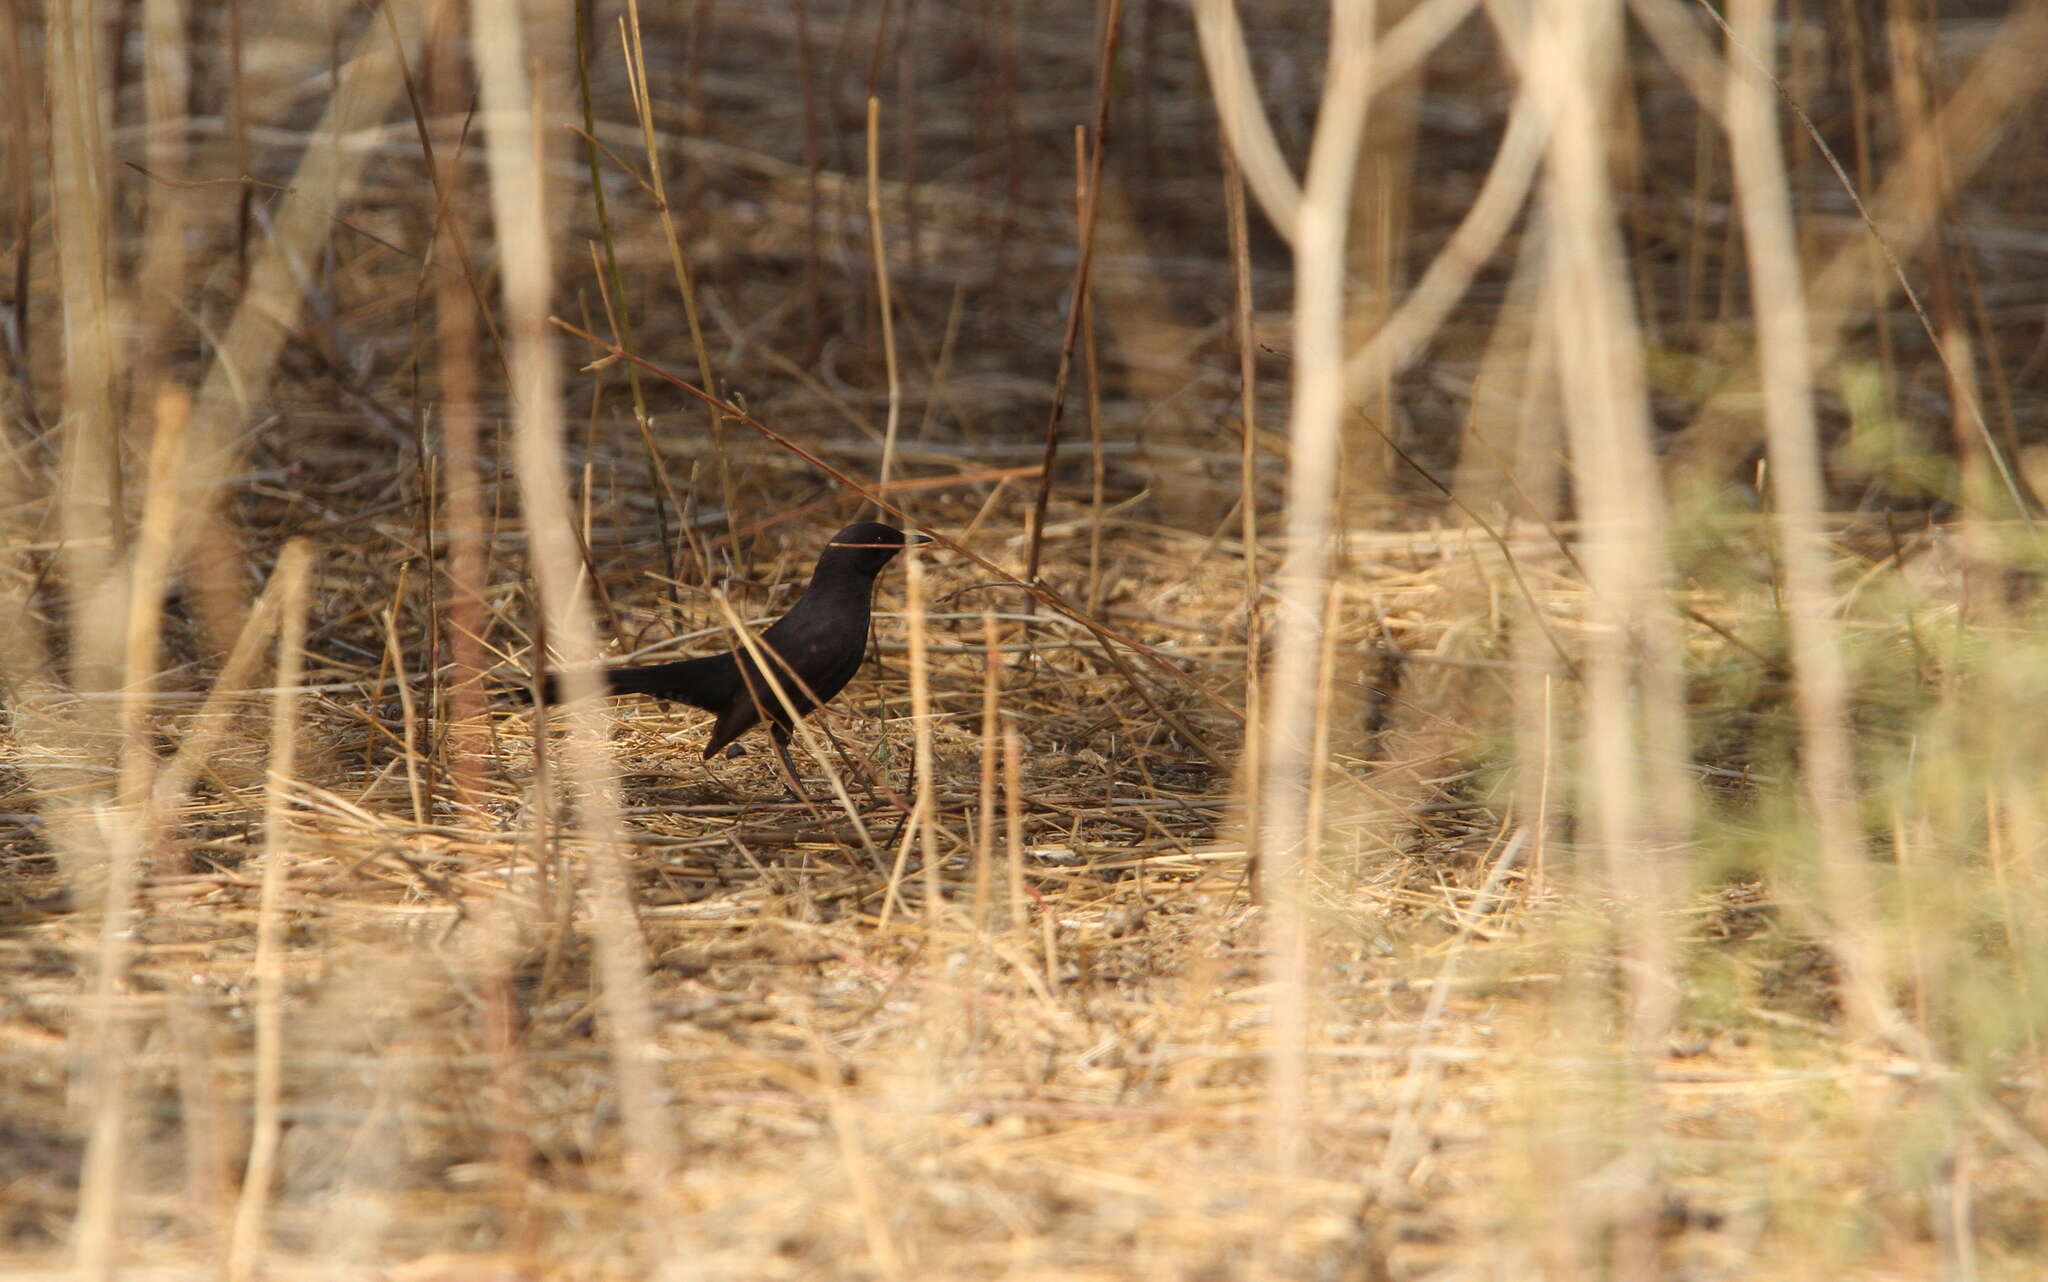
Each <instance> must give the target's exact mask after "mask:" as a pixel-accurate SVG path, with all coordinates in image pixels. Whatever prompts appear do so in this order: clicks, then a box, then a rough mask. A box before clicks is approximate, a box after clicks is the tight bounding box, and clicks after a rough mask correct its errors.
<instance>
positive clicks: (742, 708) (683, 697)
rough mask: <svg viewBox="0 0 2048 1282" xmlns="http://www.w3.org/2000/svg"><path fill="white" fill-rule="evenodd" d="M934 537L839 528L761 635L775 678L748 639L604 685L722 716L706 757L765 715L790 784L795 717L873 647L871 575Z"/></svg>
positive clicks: (641, 668)
mask: <svg viewBox="0 0 2048 1282" xmlns="http://www.w3.org/2000/svg"><path fill="white" fill-rule="evenodd" d="M929 542H931V540H930V539H928V538H926V537H925V536H924V535H922V534H905V533H904V532H903V531H901V530H899V529H896V528H895V527H893V526H888V525H882V524H880V523H879V522H875V521H862V522H860V523H859V524H857V525H849V526H847V527H846V528H845V529H843V530H841V531H839V533H837V534H835V535H833V536H832V541H831V542H829V543H827V544H826V545H825V551H824V552H823V553H822V554H820V556H819V557H818V566H817V568H816V569H815V570H812V571H811V582H810V586H809V587H807V588H805V589H804V594H803V596H802V597H800V598H798V600H797V603H796V604H795V605H793V606H791V607H789V613H787V614H785V615H783V616H782V617H781V618H779V619H777V620H776V621H775V622H774V623H771V624H769V625H768V630H767V631H766V632H764V633H762V634H761V637H760V642H761V644H762V645H763V646H764V647H765V648H766V650H767V652H768V653H769V654H772V655H773V656H775V659H776V662H775V663H774V664H773V665H772V667H771V672H772V675H773V676H774V678H775V685H770V684H769V683H768V681H767V680H765V679H764V678H763V676H762V674H761V671H760V669H759V668H758V667H757V666H756V665H755V663H754V658H753V655H752V654H751V653H749V652H747V650H746V648H745V647H744V646H743V647H741V648H740V649H738V650H728V651H726V652H725V653H724V654H713V655H707V656H705V657H704V658H701V659H683V660H680V661H679V662H676V663H648V664H641V665H638V666H635V667H625V668H607V669H606V670H605V673H604V679H605V685H606V687H607V688H608V689H609V690H610V692H611V693H613V694H651V695H653V696H655V697H656V698H658V699H668V700H672V701H673V702H676V703H686V704H689V705H690V706H691V707H693V708H702V709H704V710H705V711H706V712H715V713H717V714H718V720H717V722H715V723H714V724H713V725H712V727H711V738H710V740H709V742H707V743H706V744H705V745H704V756H705V757H706V758H707V759H708V758H709V757H710V756H711V755H712V754H713V753H715V752H717V751H719V750H720V749H721V748H724V747H725V746H726V745H727V744H729V743H731V742H732V741H733V740H735V739H737V738H739V737H740V736H741V735H743V734H745V733H746V732H747V731H749V730H751V729H753V728H754V726H755V725H757V724H758V723H759V722H760V720H761V718H762V717H763V716H764V715H765V716H766V717H767V718H768V722H769V726H768V735H769V737H770V738H771V739H773V740H774V742H775V751H776V753H777V755H779V756H780V757H781V758H782V764H783V766H784V767H785V768H787V769H788V771H789V776H790V784H791V787H792V788H794V787H796V765H795V763H794V762H792V761H791V760H790V759H789V734H790V727H791V725H792V724H794V721H795V717H802V716H808V715H809V714H810V713H811V711H812V710H813V709H815V708H817V707H818V706H819V705H820V704H823V703H826V702H829V701H830V700H831V698H832V696H833V695H835V694H838V693H839V692H840V691H841V690H843V689H845V688H846V683H847V682H849V681H851V680H853V675H854V673H856V672H858V671H860V664H861V659H862V658H863V657H864V656H865V654H866V652H867V646H868V615H869V611H870V608H871V606H872V604H873V600H874V594H875V576H877V575H879V574H880V573H881V572H882V570H883V568H884V567H886V566H887V565H888V564H889V562H891V561H893V560H895V559H896V554H897V553H898V552H901V551H902V550H903V549H904V548H906V547H916V546H917V545H919V544H921V543H929ZM776 686H780V687H781V690H782V693H783V695H784V696H786V697H787V698H788V700H789V703H790V705H793V707H794V710H795V716H794V717H793V716H791V709H790V708H789V707H785V706H784V704H783V701H782V700H781V699H778V698H777V697H776V693H775V687H776ZM543 688H544V691H545V694H546V697H547V698H548V699H549V700H550V701H552V700H554V698H555V696H556V692H557V690H558V689H559V687H558V685H557V683H556V680H555V678H554V677H553V676H549V677H548V678H547V679H546V681H545V682H544V687H543Z"/></svg>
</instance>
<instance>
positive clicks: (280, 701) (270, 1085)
mask: <svg viewBox="0 0 2048 1282" xmlns="http://www.w3.org/2000/svg"><path fill="white" fill-rule="evenodd" d="M312 562H313V553H312V548H311V547H310V546H309V545H308V544H307V543H305V542H304V541H303V540H295V541H293V542H292V543H289V544H287V545H286V546H285V551H284V555H283V557H281V558H280V559H279V561H278V567H277V579H278V582H279V583H280V584H282V595H281V599H280V610H281V612H282V614H281V619H280V625H279V628H278V636H277V692H276V693H275V694H274V695H272V696H271V702H270V768H269V770H268V772H267V773H266V775H265V779H264V789H263V798H264V805H263V889H262V891H261V898H260V900H259V903H258V908H257V918H256V968H255V969H256V1079H255V1083H254V1085H253V1086H252V1087H251V1095H252V1109H253V1119H252V1121H251V1124H250V1130H249V1155H248V1159H247V1161H246V1163H245V1164H244V1166H243V1170H242V1192H241V1196H240V1197H239V1198H238V1199H237V1201H236V1203H235V1219H234V1226H233V1228H232V1229H231V1230H230V1231H229V1236H228V1255H227V1259H226V1261H225V1262H224V1267H223V1270H222V1272H223V1274H224V1276H225V1277H226V1278H227V1279H228V1282H246V1279H248V1278H250V1277H252V1276H253V1275H254V1274H255V1273H256V1272H257V1270H258V1266H259V1263H260V1261H261V1260H262V1256H263V1240H264V1226H265V1223H266V1220H267V1218H268V1214H269V1208H270V1185H271V1181H272V1180H273V1179H274V1178H275V1175H276V1169H277V1144H278V1140H279V1138H280V1137H281V1136H282V1135H283V1133H284V1098H283V1097H284V956H283V947H284V945H283V933H284V924H285V923H284V886H285V876H286V864H287V862H288V861H289V859H290V858H291V847H292V831H291V811H290V805H291V790H292V787H293V786H294V783H295V780H296V778H297V759H298V741H299V685H300V683H301V682H302V681H303V680H304V674H305V666H306V661H305V648H306V595H307V593H306V589H307V584H308V581H309V579H310V577H311V569H312Z"/></svg>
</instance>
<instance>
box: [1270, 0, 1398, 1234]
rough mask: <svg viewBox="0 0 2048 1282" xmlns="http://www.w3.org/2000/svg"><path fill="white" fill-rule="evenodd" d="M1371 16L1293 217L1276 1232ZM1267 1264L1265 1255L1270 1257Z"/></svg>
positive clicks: (1302, 1097) (1274, 697)
mask: <svg viewBox="0 0 2048 1282" xmlns="http://www.w3.org/2000/svg"><path fill="white" fill-rule="evenodd" d="M1375 26H1376V17H1375V12H1374V6H1373V5H1372V3H1371V2H1370V0H1364V2H1362V3H1340V4H1338V5H1337V6H1336V7H1335V8H1334V9H1333V11H1332V14H1331V32H1330V48H1331V51H1332V57H1331V66H1330V73H1329V80H1328V82H1327V84H1326V86H1325V88H1324V91H1323V100H1322V105H1321V109H1320V111H1319V113H1318V115H1317V118H1316V131H1315V138H1314V140H1313V141H1312V142H1311V144H1310V147H1309V159H1308V173H1307V177H1306V179H1305V180H1304V182H1303V184H1302V186H1303V191H1302V199H1301V206H1300V209H1299V212H1298V214H1297V216H1296V218H1295V220H1294V221H1293V222H1292V223H1291V224H1289V226H1290V227H1291V228H1292V230H1293V233H1294V235H1293V243H1294V251H1295V258H1294V329H1293V333H1294V356H1295V373H1294V386H1293V401H1292V406H1291V409H1290V416H1289V417H1290V422H1289V429H1288V435H1289V445H1290V451H1289V455H1288V468H1287V510H1286V518H1285V521H1286V535H1287V554H1286V558H1285V560H1284V561H1283V562H1282V564H1281V567H1280V571H1279V574H1278V576H1277V577H1276V579H1275V584H1276V586H1277V588H1278V599H1277V601H1276V603H1275V618H1274V632H1275V637H1274V643H1273V668H1272V675H1271V676H1270V678H1269V679H1268V680H1269V684H1268V688H1267V692H1266V696H1265V698H1264V700H1263V710H1264V714H1265V717H1266V731H1267V734H1266V742H1265V743H1264V745H1262V754H1263V762H1262V764H1263V768H1264V772H1265V773H1264V777H1263V778H1262V779H1261V781H1260V796H1259V802H1258V806H1259V816H1260V821H1261V824H1262V830H1261V832H1260V834H1259V842H1258V849H1259V876H1260V894H1261V897H1262V899H1263V900H1264V908H1265V914H1266V916H1265V923H1264V935H1265V946H1266V956H1267V960H1266V965H1267V978H1268V983H1269V985H1270V987H1271V993H1272V996H1271V998H1270V1005H1269V1010H1270V1015H1269V1021H1270V1022H1269V1026H1268V1031H1267V1035H1266V1054H1267V1083H1266V1092H1267V1093H1266V1112H1265V1118H1264V1121H1263V1125H1264V1129H1265V1137H1266V1145H1267V1148H1266V1159H1265V1160H1266V1166H1267V1171H1266V1174H1267V1177H1268V1179H1269V1180H1270V1185H1269V1189H1268V1198H1269V1201H1268V1203H1267V1215H1268V1217H1269V1221H1270V1223H1269V1229H1268V1232H1269V1236H1270V1240H1271V1241H1272V1242H1273V1243H1274V1246H1275V1247H1277V1244H1278V1241H1279V1239H1280V1238H1281V1236H1282V1234H1283V1232H1284V1230H1285V1228H1286V1226H1287V1224H1288V1223H1289V1221H1290V1220H1291V1219H1292V1217H1293V1210H1292V1205H1293V1192H1292V1188H1291V1186H1292V1184H1293V1181H1294V1180H1295V1178H1296V1176H1297V1175H1298V1173H1299V1168H1300V1164H1301V1156H1302V1146H1303V1142H1304V1140H1305V1137H1306V1134H1307V1131H1306V1122H1305V1119H1306V1115H1307V1103H1308V1099H1307V1058H1306V1044H1307V1038H1308V1009H1309V1001H1310V994H1309V961H1308V923H1307V912H1308V902H1307V893H1308V886H1307V883H1308V879H1309V876H1310V869H1311V867H1312V866H1313V862H1314V859H1315V856H1316V853H1317V851H1318V848H1319V842H1320V834H1318V833H1314V832H1311V831H1309V830H1308V827H1307V817H1308V807H1309V801H1310V796H1311V792H1312V790H1313V787H1314V776H1315V774H1316V772H1317V771H1318V769H1319V768H1320V763H1319V762H1317V761H1316V759H1315V757H1314V733H1315V731H1314V727H1315V723H1316V707H1315V703H1316V690H1317V686H1318V684H1319V683H1318V681H1317V672H1318V668H1319V663H1318V660H1319V657H1320V655H1321V653H1322V648H1323V637H1322V606H1323V601H1324V597H1325V595H1326V593H1327V591H1328V584H1329V557H1330V552H1329V542H1328V540H1329V536H1330V526H1331V518H1332V516H1333V515H1334V511H1335V509H1334V500H1335V494H1336V479H1337V475H1338V441H1339V438H1340V436H1341V418H1342V415H1343V413H1344V409H1345V386H1344V357H1345V352H1344V314H1345V312H1344V309H1345V301H1344V295H1345V291H1344V263H1345V262H1346V253H1345V239H1346V235H1347V233H1348V230H1349V227H1350V223H1351V206H1352V202H1353V201H1354V200H1356V199H1359V198H1360V197H1359V194H1358V192H1357V190H1356V188H1355V180H1356V177H1357V166H1358V155H1359V146H1360V143H1361V142H1362V141H1363V139H1364V137H1365V118H1366V109H1367V104H1368V103H1369V102H1370V101H1371V97H1372V88H1373V83H1374V72H1373V40H1374V34H1375ZM1271 1267H1273V1264H1272V1257H1271V1256H1270V1255H1269V1256H1268V1268H1271Z"/></svg>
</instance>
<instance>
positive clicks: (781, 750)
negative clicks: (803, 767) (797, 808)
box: [768, 725, 818, 810]
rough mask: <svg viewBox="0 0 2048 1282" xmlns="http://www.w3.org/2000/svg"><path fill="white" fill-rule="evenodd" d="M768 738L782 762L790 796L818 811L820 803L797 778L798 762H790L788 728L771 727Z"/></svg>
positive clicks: (783, 774) (784, 778) (784, 781)
mask: <svg viewBox="0 0 2048 1282" xmlns="http://www.w3.org/2000/svg"><path fill="white" fill-rule="evenodd" d="M768 738H769V740H770V741H771V742H772V743H774V745H775V756H776V759H777V760H779V761H781V762H782V782H783V783H785V784H787V785H788V787H789V792H790V795H791V796H793V797H795V798H796V799H797V800H798V801H800V802H802V803H803V804H804V805H806V806H809V807H810V808H811V809H812V810H816V809H817V808H818V803H817V802H816V801H814V800H812V798H811V794H809V793H808V792H805V791H804V786H803V783H802V781H801V780H799V779H798V778H797V774H796V762H794V761H792V760H790V757H789V730H788V728H787V727H785V726H781V725H771V726H769V727H768Z"/></svg>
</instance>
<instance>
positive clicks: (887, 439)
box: [867, 95, 903, 486]
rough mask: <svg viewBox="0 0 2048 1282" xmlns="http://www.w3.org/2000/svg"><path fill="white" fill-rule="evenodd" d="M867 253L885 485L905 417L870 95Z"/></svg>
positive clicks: (876, 111) (878, 129) (878, 132)
mask: <svg viewBox="0 0 2048 1282" xmlns="http://www.w3.org/2000/svg"><path fill="white" fill-rule="evenodd" d="M867 140H868V152H867V155H868V165H867V173H868V252H869V254H871V255H872V256H873V258H874V262H875V306H876V307H877V308H878V309H880V311H881V319H882V365H883V368H884V370H885V371H886V374H887V377H888V383H889V408H888V418H887V419H886V421H885V423H884V426H883V428H882V466H881V470H880V472H879V473H877V475H876V478H875V480H876V484H878V485H884V486H886V485H887V484H888V483H889V474H890V472H891V471H892V470H893V469H894V467H895V464H896V428H897V425H898V424H899V423H901V422H902V420H903V379H902V376H901V375H900V374H899V373H898V371H897V365H896V310H895V304H894V303H893V302H892V300H891V299H890V297H889V243H888V238H887V235H886V230H885V228H884V227H883V225H882V150H881V149H882V101H881V99H879V98H876V97H874V96H872V95H870V96H869V98H868V129H867Z"/></svg>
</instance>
